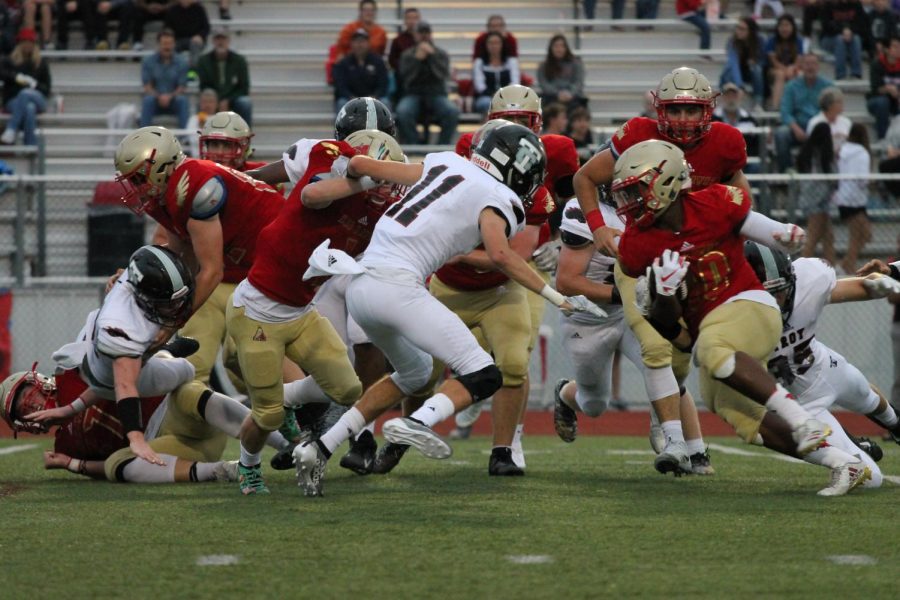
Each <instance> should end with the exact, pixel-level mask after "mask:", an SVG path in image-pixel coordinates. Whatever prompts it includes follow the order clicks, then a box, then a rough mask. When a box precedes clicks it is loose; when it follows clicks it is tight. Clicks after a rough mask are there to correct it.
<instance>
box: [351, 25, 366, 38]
mask: <svg viewBox="0 0 900 600" xmlns="http://www.w3.org/2000/svg"><path fill="white" fill-rule="evenodd" d="M356 38H363V39H365V40H367V39H369V32H368V31H366V30H365V29H363V28H362V27H360V28H359V29H357V30H356V31H354V32H353V35H351V36H350V39H351V40H355V39H356Z"/></svg>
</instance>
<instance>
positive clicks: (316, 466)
mask: <svg viewBox="0 0 900 600" xmlns="http://www.w3.org/2000/svg"><path fill="white" fill-rule="evenodd" d="M327 464H328V457H326V456H325V454H323V453H322V451H321V450H320V449H319V445H318V444H317V443H315V442H305V443H303V444H300V445H299V446H297V447H296V448H294V466H295V467H296V468H297V485H298V486H299V487H300V489H301V490H303V495H304V496H322V495H323V494H322V487H323V485H324V482H325V481H324V480H325V465H327Z"/></svg>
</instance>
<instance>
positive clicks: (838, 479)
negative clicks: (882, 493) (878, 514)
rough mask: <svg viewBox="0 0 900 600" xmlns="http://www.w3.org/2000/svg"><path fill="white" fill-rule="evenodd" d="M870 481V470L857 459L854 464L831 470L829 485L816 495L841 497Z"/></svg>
mask: <svg viewBox="0 0 900 600" xmlns="http://www.w3.org/2000/svg"><path fill="white" fill-rule="evenodd" d="M870 479H872V470H871V469H869V467H867V466H866V465H865V463H864V462H863V461H862V460H860V459H858V458H857V459H856V462H851V463H847V464H845V465H843V466H841V467H838V468H837V469H832V470H831V484H830V485H829V486H828V487H826V488H822V489H821V490H819V492H818V493H819V495H820V496H843V495H844V494H847V493H849V492H850V491H851V490H853V489H855V488H857V487H859V486H861V485H862V484H864V483H865V482H867V481H868V480H870Z"/></svg>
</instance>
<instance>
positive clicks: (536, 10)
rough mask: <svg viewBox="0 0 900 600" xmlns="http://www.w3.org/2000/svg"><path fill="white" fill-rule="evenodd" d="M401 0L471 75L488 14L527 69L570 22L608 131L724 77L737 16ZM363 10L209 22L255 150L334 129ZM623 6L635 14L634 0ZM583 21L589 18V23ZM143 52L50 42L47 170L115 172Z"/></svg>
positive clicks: (258, 4)
mask: <svg viewBox="0 0 900 600" xmlns="http://www.w3.org/2000/svg"><path fill="white" fill-rule="evenodd" d="M404 4H405V6H415V7H417V8H419V9H420V11H421V12H422V15H423V18H425V19H427V20H428V21H429V22H430V23H431V24H432V26H433V28H434V37H435V40H436V43H437V45H439V46H440V47H442V48H444V49H445V50H447V51H448V52H449V53H450V55H451V59H452V63H453V67H454V71H455V76H456V77H457V78H468V77H469V74H470V68H471V49H472V43H473V41H474V39H475V37H476V36H477V34H478V33H479V32H480V31H482V30H483V28H484V24H485V21H486V19H487V16H488V15H490V14H493V13H500V14H503V15H504V16H505V17H506V20H507V26H508V28H509V30H510V31H512V32H513V33H514V34H515V35H516V37H517V38H518V40H519V50H520V61H521V66H522V70H523V72H526V73H529V74H532V75H533V74H534V73H535V71H536V69H537V66H538V64H539V62H540V61H541V60H542V59H543V57H544V56H545V54H546V49H547V42H548V40H549V38H550V37H551V36H552V35H553V34H554V33H556V32H558V31H562V32H564V33H565V34H566V35H567V36H568V37H569V39H570V43H571V44H572V45H573V47H577V48H578V50H577V53H578V54H579V55H580V56H581V57H582V59H583V60H584V63H585V67H586V74H587V77H586V79H587V91H588V95H589V96H590V108H591V111H592V113H593V116H594V125H595V127H596V128H597V130H598V133H600V134H601V136H602V137H606V136H608V134H609V133H610V132H611V131H612V130H613V129H614V127H615V126H617V124H619V123H621V122H623V121H624V120H625V119H627V118H629V117H631V116H633V115H634V114H636V113H637V112H639V111H640V107H641V106H642V96H643V93H644V92H645V91H646V90H647V89H650V88H653V87H655V85H656V83H657V82H658V81H659V78H660V77H661V76H662V75H663V74H664V73H666V72H667V71H669V70H671V69H672V68H674V67H677V66H681V65H684V64H688V65H692V66H696V67H697V68H699V69H700V70H701V71H703V72H704V73H705V74H706V75H707V76H708V77H709V79H710V81H712V82H713V84H714V85H715V84H717V82H718V79H719V75H720V73H721V70H722V67H723V65H724V62H725V53H724V47H725V41H726V39H727V38H728V36H730V35H731V31H732V29H733V26H734V21H733V20H730V19H723V20H720V21H719V22H716V23H713V24H712V27H713V37H712V39H713V41H712V50H708V51H700V50H698V36H697V33H696V30H695V29H694V28H693V26H691V25H689V24H686V23H684V22H682V21H681V20H679V19H677V18H675V11H674V0H663V1H662V2H661V6H660V12H659V15H660V19H658V20H656V21H654V22H653V30H652V31H638V30H637V29H636V28H637V26H638V25H644V26H645V25H647V24H648V22H647V21H636V20H628V19H626V20H619V21H615V22H614V23H615V25H616V26H617V28H619V29H621V30H612V28H611V26H612V24H613V22H612V21H609V20H604V19H598V20H595V21H591V22H586V21H583V20H579V19H576V18H574V16H575V12H574V7H575V6H576V5H580V2H573V1H572V0H486V1H482V2H477V1H471V0H442V1H441V0H416V1H410V0H405V3H404ZM205 5H206V7H207V10H208V12H209V14H210V17H213V16H215V15H217V10H216V6H217V3H216V2H213V1H206V2H205ZM399 5H400V2H399V0H382V1H380V2H379V22H380V23H381V24H382V26H383V27H385V29H386V30H388V32H389V34H390V37H392V36H393V34H394V32H395V31H396V30H397V26H398V25H399V24H400V23H401V18H400V14H401V13H400V12H399V8H400V6H399ZM737 8H738V7H737V6H734V7H732V10H736V9H737ZM741 8H744V7H743V6H741ZM356 12H357V2H356V0H333V1H328V2H326V1H318V0H316V1H313V0H304V1H302V2H296V1H293V0H260V1H251V0H244V1H240V0H236V1H234V2H232V8H231V13H232V16H233V18H232V20H230V21H219V20H218V19H211V20H212V25H213V27H218V26H221V27H226V28H228V29H229V30H230V31H231V33H232V41H231V47H232V48H233V49H234V50H236V51H238V52H241V53H242V54H244V55H246V56H247V58H248V61H249V63H250V73H251V80H252V85H251V96H252V98H253V103H254V131H255V133H256V137H255V138H254V147H255V148H256V158H258V159H262V160H270V159H276V158H278V157H280V153H281V151H282V150H283V149H284V148H286V147H287V146H288V145H290V144H291V143H292V142H293V141H295V140H296V139H298V138H300V137H312V138H316V137H328V136H330V135H331V130H332V120H333V113H332V101H333V100H332V91H331V89H330V88H329V86H328V85H327V84H326V83H325V78H324V68H323V65H324V62H325V58H326V56H327V53H328V47H329V46H330V45H331V44H332V43H333V42H334V39H335V37H336V34H337V31H338V30H339V29H340V27H341V26H342V25H344V24H345V23H347V22H348V21H350V20H352V19H354V18H355V16H356ZM626 12H627V14H633V4H632V3H629V5H628V7H627V9H626ZM598 14H600V15H607V14H608V11H607V8H606V7H605V6H600V7H598ZM588 24H589V25H590V26H591V27H590V30H586V29H585V27H584V26H585V25H588ZM773 24H774V23H773V22H772V21H763V22H762V25H763V27H762V28H763V31H764V32H766V33H768V32H770V31H771V29H772V27H773ZM78 27H79V25H78V23H76V24H75V25H74V27H73V31H72V39H71V43H70V48H78V47H81V46H82V40H81V38H80V30H79V28H78ZM149 27H150V28H149V29H148V31H147V34H146V36H145V44H147V46H148V47H152V46H153V44H152V43H148V42H152V40H153V36H154V35H155V32H156V31H157V30H158V25H156V24H151V25H150V26H149ZM144 54H146V52H143V53H141V52H132V51H105V52H104V51H77V50H72V51H48V52H45V53H44V56H46V57H47V58H48V60H49V61H50V69H51V73H52V76H53V92H54V95H56V96H61V97H62V101H61V102H57V101H55V100H56V99H51V102H50V103H49V104H50V105H51V107H56V105H57V104H62V107H63V110H62V112H54V109H53V108H51V109H50V112H48V113H47V114H44V115H42V116H41V117H40V126H41V130H42V134H43V140H44V157H43V165H44V168H45V171H46V173H47V174H48V175H55V176H61V177H62V178H63V179H64V178H65V176H70V175H77V176H97V177H106V178H110V177H111V176H112V174H113V166H112V152H113V149H114V147H115V144H116V143H117V141H118V139H119V138H120V137H121V135H118V134H117V133H116V132H110V131H108V130H107V129H106V116H105V113H106V111H107V110H109V109H110V108H112V107H113V106H115V105H116V104H117V103H120V102H130V103H135V104H137V103H139V100H140V90H141V82H140V58H141V56H143V55H144ZM823 75H825V76H826V77H831V76H833V69H832V67H831V65H829V64H824V65H823ZM840 85H841V87H842V88H843V89H844V91H845V92H846V93H847V98H846V111H847V114H848V116H849V117H850V118H852V119H854V120H861V121H864V122H867V123H871V118H870V117H869V115H868V114H867V112H866V109H865V95H864V94H865V91H866V89H867V87H868V83H867V82H866V81H850V82H841V84H840ZM194 92H196V90H195V91H194ZM758 116H759V117H760V119H761V121H762V123H763V124H764V125H766V124H773V123H777V120H778V115H777V113H771V112H769V113H760V114H759V115H758ZM4 118H6V117H4ZM479 119H480V117H479V115H475V114H472V113H467V114H464V115H463V123H462V124H461V126H460V130H461V131H467V130H471V129H473V128H474V127H476V126H477V123H478V121H479ZM160 123H161V124H165V125H170V126H171V125H174V121H173V120H172V119H171V118H170V117H163V118H162V119H161V121H160ZM33 156H34V155H32V156H28V155H22V156H20V157H18V158H17V157H16V156H15V155H14V153H13V155H11V154H10V150H9V148H0V158H3V159H4V160H7V161H9V162H12V163H13V164H14V166H15V168H16V169H17V172H20V173H25V172H29V170H31V169H33V168H34V167H33V165H32V164H31V163H30V162H29V161H33ZM46 190H47V191H46V198H45V199H44V201H45V202H46V206H47V207H48V209H47V220H46V227H47V232H48V238H49V239H51V240H53V243H52V244H48V248H47V273H46V274H47V275H69V274H82V273H81V271H83V270H84V266H83V265H84V264H85V247H86V244H85V243H84V236H85V231H86V228H85V219H86V215H85V205H84V202H82V201H81V198H83V197H84V193H85V190H84V189H80V190H75V191H72V190H68V191H67V190H66V189H65V185H63V184H54V185H52V186H47V188H46ZM85 200H86V199H85ZM4 223H5V224H8V223H9V222H8V221H4ZM5 226H6V225H4V227H5ZM76 232H77V233H76Z"/></svg>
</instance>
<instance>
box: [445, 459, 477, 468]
mask: <svg viewBox="0 0 900 600" xmlns="http://www.w3.org/2000/svg"><path fill="white" fill-rule="evenodd" d="M447 464H448V465H454V466H457V467H465V466H467V465H471V464H472V463H471V462H469V461H467V460H448V461H447Z"/></svg>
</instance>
